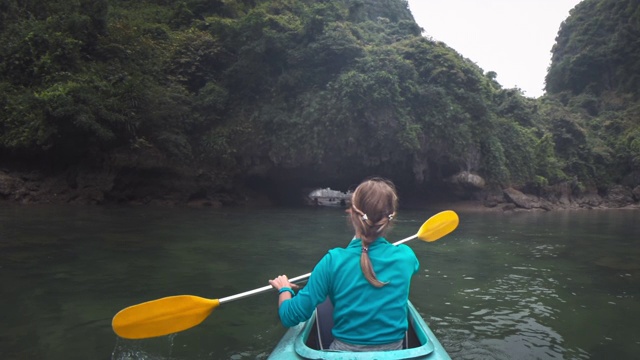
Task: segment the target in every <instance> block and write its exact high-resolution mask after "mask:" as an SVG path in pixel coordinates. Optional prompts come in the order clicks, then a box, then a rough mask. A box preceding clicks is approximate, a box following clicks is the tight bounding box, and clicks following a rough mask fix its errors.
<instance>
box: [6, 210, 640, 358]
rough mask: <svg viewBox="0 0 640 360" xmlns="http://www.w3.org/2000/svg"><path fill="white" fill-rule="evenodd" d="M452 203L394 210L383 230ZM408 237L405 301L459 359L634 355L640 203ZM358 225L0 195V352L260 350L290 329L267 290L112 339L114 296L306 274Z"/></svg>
mask: <svg viewBox="0 0 640 360" xmlns="http://www.w3.org/2000/svg"><path fill="white" fill-rule="evenodd" d="M440 210H445V209H428V210H423V211H403V212H401V217H400V218H399V221H398V223H397V224H396V227H395V229H394V230H393V232H392V233H391V234H390V236H389V240H390V241H392V242H393V241H397V240H400V239H402V238H405V237H407V236H410V235H413V234H415V233H416V231H417V230H418V228H419V227H420V225H421V224H422V223H423V222H424V221H425V220H426V219H427V218H428V217H429V216H431V215H433V214H435V213H436V212H438V211H440ZM459 215H460V221H461V222H460V226H459V228H458V229H457V230H456V231H455V232H454V233H452V234H451V235H449V236H447V237H445V238H443V239H441V240H439V241H437V242H434V243H424V242H420V241H418V240H414V241H412V242H410V243H408V244H409V245H410V246H411V247H412V248H413V249H414V251H415V252H416V254H417V256H418V258H419V259H420V261H421V272H420V273H419V275H418V276H416V277H415V278H414V281H413V286H412V292H411V300H412V301H413V303H414V305H415V306H416V307H417V308H418V310H419V311H420V312H421V313H422V314H423V316H424V318H425V320H426V321H427V322H428V323H429V325H430V327H431V328H432V330H433V331H434V332H435V333H436V335H437V336H438V338H439V340H440V342H441V343H442V344H443V345H444V347H445V348H446V349H447V350H448V351H449V353H450V355H451V356H452V358H454V359H600V358H606V359H636V358H638V356H639V355H638V354H640V225H638V220H639V219H640V212H638V211H633V210H630V211H616V210H607V211H570V212H550V213H511V214H503V213H464V212H459ZM350 238H351V233H350V231H349V228H348V226H347V223H346V218H345V216H344V213H343V212H342V211H340V210H337V209H311V208H280V209H257V210H256V209H252V210H247V209H232V210H227V209H224V210H216V209H185V208H146V207H133V208H129V207H113V208H108V207H107V208H105V207H60V206H56V207H53V206H28V207H22V206H14V205H6V204H4V205H2V207H1V208H0V281H1V284H2V286H1V287H0V304H1V307H0V320H1V323H2V326H1V327H0V358H2V359H29V360H31V359H47V360H62V359H65V360H74V359H83V360H85V359H105V360H108V359H111V360H134V359H135V360H142V359H149V360H151V359H163V360H168V359H172V360H173V359H180V360H193V359H265V358H266V357H267V356H268V354H269V352H270V351H271V349H272V348H273V347H274V346H275V345H276V343H277V342H278V340H279V339H280V337H281V336H282V335H283V334H284V332H285V329H283V328H282V326H281V325H280V324H279V321H278V318H277V314H276V306H277V305H276V296H275V294H273V293H267V294H262V295H257V296H254V297H251V298H246V299H242V300H238V301H235V302H232V303H227V304H224V305H222V306H220V307H219V308H217V309H216V310H215V311H214V312H213V313H212V314H211V316H210V317H209V318H208V319H207V320H205V321H204V322H203V323H202V324H200V325H199V326H197V327H195V328H193V329H190V330H188V331H185V332H182V333H179V334H175V335H171V336H165V337H160V338H155V339H148V340H135V341H134V340H124V339H119V338H118V337H116V335H114V334H113V332H112V330H111V318H112V317H113V315H115V313H116V312H118V311H119V310H120V309H122V308H124V307H126V306H129V305H133V304H137V303H140V302H143V301H147V300H152V299H156V298H160V297H164V296H169V295H178V294H191V295H198V296H202V297H206V298H212V299H215V298H221V297H225V296H229V295H233V294H236V293H240V292H244V291H247V290H251V289H254V288H257V287H261V286H264V285H266V284H267V280H268V279H269V278H272V277H274V276H276V275H279V274H281V273H285V274H288V275H290V276H296V275H301V274H304V273H307V272H309V271H311V269H312V267H313V265H314V264H315V263H316V262H317V261H318V260H319V259H320V258H321V257H322V255H323V254H324V253H325V252H326V251H327V249H329V248H331V247H335V246H341V245H344V244H346V243H347V242H348V241H349V240H350Z"/></svg>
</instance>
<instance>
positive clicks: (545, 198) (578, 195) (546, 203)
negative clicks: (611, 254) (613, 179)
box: [483, 182, 640, 210]
mask: <svg viewBox="0 0 640 360" xmlns="http://www.w3.org/2000/svg"><path fill="white" fill-rule="evenodd" d="M483 202H484V205H485V206H487V207H497V206H502V209H503V210H515V209H526V210H536V209H540V210H554V209H596V208H638V209H640V203H639V202H640V186H637V187H635V188H633V189H631V188H630V187H628V186H624V185H614V186H612V187H610V188H609V189H606V191H604V195H601V194H599V193H598V191H597V190H596V189H580V188H579V187H576V186H572V184H571V183H569V182H567V183H562V184H556V185H553V186H549V187H546V188H544V189H542V191H540V196H538V195H531V194H525V193H523V192H522V191H520V190H518V189H515V188H512V187H509V188H506V189H503V190H502V192H501V193H498V192H497V191H495V190H493V191H486V192H484V193H483Z"/></svg>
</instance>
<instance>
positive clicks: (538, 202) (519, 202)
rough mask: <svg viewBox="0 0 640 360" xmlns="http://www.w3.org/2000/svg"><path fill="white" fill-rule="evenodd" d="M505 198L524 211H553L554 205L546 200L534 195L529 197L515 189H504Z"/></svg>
mask: <svg viewBox="0 0 640 360" xmlns="http://www.w3.org/2000/svg"><path fill="white" fill-rule="evenodd" d="M503 192H504V195H505V197H506V198H507V199H508V200H510V201H511V202H512V203H514V204H515V205H516V206H517V207H520V208H523V209H543V210H551V209H553V208H554V207H553V205H552V204H551V203H550V202H549V201H548V200H546V199H542V198H539V197H537V196H533V195H527V194H524V193H522V192H521V191H519V190H516V189H514V188H507V189H504V191H503Z"/></svg>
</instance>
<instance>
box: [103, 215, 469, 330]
mask: <svg viewBox="0 0 640 360" xmlns="http://www.w3.org/2000/svg"><path fill="white" fill-rule="evenodd" d="M458 222H459V219H458V215H457V214H456V213H455V212H453V211H451V210H446V211H442V212H439V213H437V214H435V215H433V216H432V217H430V218H429V219H428V220H427V221H425V223H424V224H422V226H421V227H420V229H419V230H418V233H417V234H415V235H413V236H409V237H408V238H406V239H403V240H400V241H397V242H395V243H393V245H399V244H402V243H405V242H407V241H409V240H413V239H415V238H416V237H417V238H419V239H420V240H423V241H427V242H432V241H436V240H438V239H440V238H441V237H443V236H445V235H447V234H449V233H450V232H452V231H453V230H455V228H456V227H457V226H458ZM309 276H311V273H308V274H304V275H301V276H298V277H295V278H292V279H289V281H290V282H292V283H296V282H300V281H302V280H305V279H307V278H309ZM272 289H273V287H272V286H271V285H267V286H263V287H261V288H257V289H254V290H250V291H246V292H243V293H240V294H236V295H232V296H227V297H224V298H221V299H205V298H202V297H199V296H193V295H176V296H169V297H164V298H162V299H157V300H152V301H147V302H144V303H141V304H137V305H133V306H129V307H127V308H125V309H123V310H120V312H118V313H117V314H116V316H114V317H113V320H112V322H111V326H112V327H113V331H114V332H115V333H116V334H117V335H118V336H120V337H123V338H126V339H146V338H152V337H157V336H163V335H168V334H173V333H176V332H179V331H183V330H187V329H189V328H192V327H194V326H196V325H198V324H200V323H201V322H202V321H204V319H206V318H207V317H208V316H209V314H211V312H212V311H213V309H215V308H217V307H218V306H220V305H221V304H224V303H228V302H231V301H234V300H238V299H242V298H245V297H249V296H252V295H256V294H260V293H262V292H265V291H269V290H272Z"/></svg>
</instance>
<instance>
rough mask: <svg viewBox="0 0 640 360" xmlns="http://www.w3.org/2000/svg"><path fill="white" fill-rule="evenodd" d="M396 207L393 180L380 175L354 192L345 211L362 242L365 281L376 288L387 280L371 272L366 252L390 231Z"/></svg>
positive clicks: (396, 199) (361, 256) (361, 265)
mask: <svg viewBox="0 0 640 360" xmlns="http://www.w3.org/2000/svg"><path fill="white" fill-rule="evenodd" d="M397 208H398V195H397V194H396V188H395V186H394V185H393V183H392V182H391V181H389V180H386V179H382V178H371V179H368V180H365V181H363V182H362V183H361V184H360V185H358V187H357V188H356V189H355V190H354V191H353V195H352V196H351V208H350V209H349V210H347V212H348V213H349V214H350V220H351V225H353V228H354V230H355V232H356V236H357V237H359V238H360V240H361V241H362V254H361V255H360V268H361V269H362V273H363V274H364V277H365V278H366V279H367V281H369V283H370V284H371V285H373V286H375V287H382V286H384V285H385V284H386V283H384V282H381V281H380V280H378V278H377V277H376V274H375V272H374V271H373V266H372V265H371V259H370V258H369V254H368V251H369V245H371V243H372V242H373V241H374V240H375V239H377V238H378V237H380V236H384V234H385V233H386V232H387V231H388V230H389V228H390V227H391V225H390V223H391V220H392V219H393V218H394V217H395V216H396V209H397Z"/></svg>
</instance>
